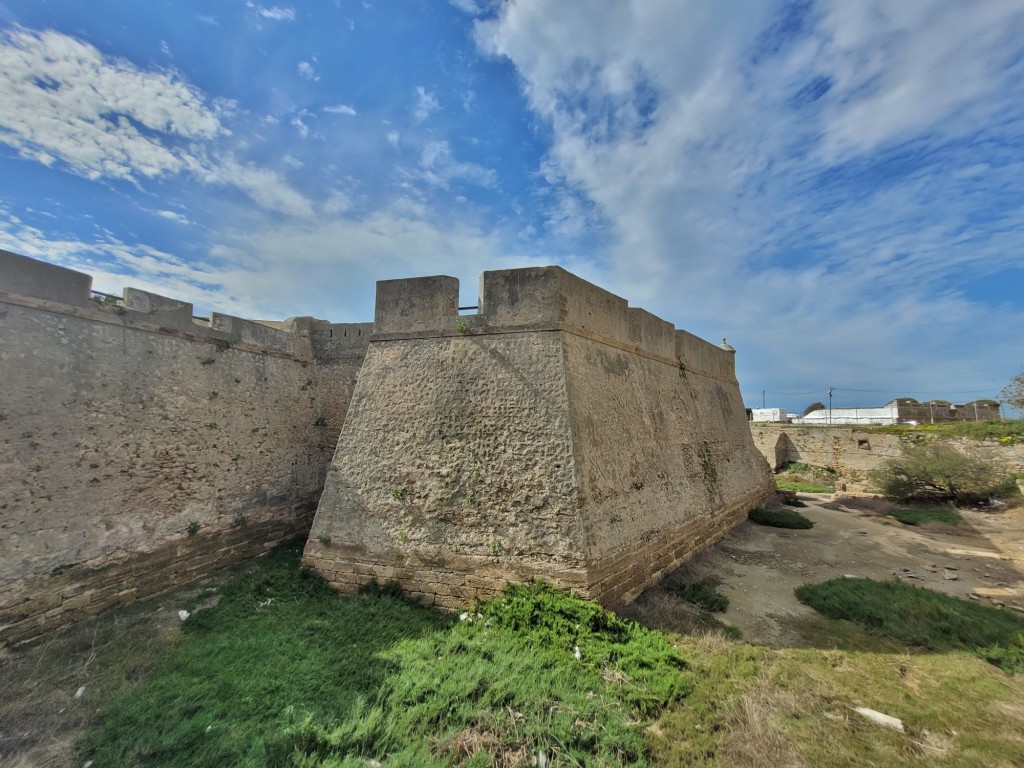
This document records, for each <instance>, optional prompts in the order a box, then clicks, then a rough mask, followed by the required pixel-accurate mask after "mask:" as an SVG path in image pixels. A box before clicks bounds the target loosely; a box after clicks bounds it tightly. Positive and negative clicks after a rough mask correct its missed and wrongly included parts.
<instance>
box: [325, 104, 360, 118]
mask: <svg viewBox="0 0 1024 768" xmlns="http://www.w3.org/2000/svg"><path fill="white" fill-rule="evenodd" d="M324 112H330V113H331V114H333V115H352V116H354V115H356V114H358V113H357V112H356V110H355V108H354V107H350V106H349V105H348V104H333V105H331V106H329V107H324Z"/></svg>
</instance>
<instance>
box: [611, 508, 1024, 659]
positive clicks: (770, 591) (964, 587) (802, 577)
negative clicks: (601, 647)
mask: <svg viewBox="0 0 1024 768" xmlns="http://www.w3.org/2000/svg"><path fill="white" fill-rule="evenodd" d="M799 498H800V500H802V501H803V502H804V503H806V504H807V506H806V507H805V508H802V509H799V510H797V511H799V512H801V513H802V514H804V515H805V516H806V517H807V518H809V519H810V520H811V521H812V522H813V523H814V527H813V528H811V529H808V530H790V529H784V528H769V527H765V526H761V525H755V524H753V523H750V522H744V523H742V524H741V525H739V526H738V527H737V528H736V529H734V530H733V531H732V532H731V533H730V534H729V535H728V536H727V537H726V538H724V539H723V540H722V541H720V542H719V543H718V544H716V545H715V546H714V547H712V548H711V549H709V550H707V551H706V552H704V553H702V554H701V555H698V556H697V557H696V558H694V559H693V560H691V561H690V562H689V563H688V564H687V565H686V566H685V567H684V568H683V569H682V570H681V571H680V572H679V573H677V574H674V575H673V576H671V577H669V579H667V580H666V582H665V584H666V585H667V584H671V582H672V581H673V580H674V579H676V580H678V579H699V578H705V577H708V578H711V579H713V580H715V581H717V582H719V586H718V590H719V591H720V592H722V594H724V595H726V596H727V597H728V598H729V608H728V610H727V611H726V612H725V613H724V614H719V615H720V616H721V619H722V621H723V622H724V623H726V624H729V625H732V626H734V627H736V628H738V629H739V630H741V631H742V633H743V639H744V640H746V641H747V642H750V643H753V644H756V645H768V646H773V647H784V646H797V645H801V644H802V638H801V636H800V626H801V622H800V619H803V618H808V617H811V616H814V615H815V612H814V611H813V610H812V609H810V608H808V607H807V606H805V605H803V604H801V603H799V602H798V601H797V599H796V597H795V596H794V594H793V589H794V588H795V587H798V586H799V585H801V584H806V583H808V582H819V581H825V580H827V579H834V578H838V577H842V576H847V575H849V576H860V577H866V578H871V579H882V580H885V579H891V578H894V577H895V578H900V579H904V580H906V581H908V582H910V583H912V584H917V585H919V586H924V587H928V588H930V589H934V590H937V591H940V592H945V593H947V594H950V595H954V596H956V597H961V598H966V599H971V600H979V601H981V602H983V603H986V604H990V605H1003V606H1005V607H1006V608H1008V609H1010V610H1017V611H1020V612H1021V613H1024V510H1022V509H1020V508H1013V509H1004V510H1003V511H995V512H992V511H986V512H983V511H977V510H961V515H962V518H963V519H962V521H961V522H960V524H959V525H956V526H949V525H945V524H942V523H928V524H926V525H923V526H919V527H917V526H909V525H904V524H903V523H900V522H898V521H897V520H896V519H895V518H892V517H888V516H885V515H884V512H885V510H888V509H891V508H892V506H893V505H892V504H891V503H888V502H885V501H882V500H879V499H868V498H857V497H846V498H842V497H838V498H835V499H833V497H832V496H831V495H829V494H800V495H799ZM659 589H663V587H661V588H655V589H653V590H650V591H649V592H648V593H646V594H645V595H643V596H641V598H640V600H638V606H637V612H636V613H635V614H634V615H635V616H636V617H637V618H641V617H642V616H643V614H644V603H645V602H649V603H651V604H652V605H660V604H659V601H658V592H659ZM631 613H633V612H632V611H631Z"/></svg>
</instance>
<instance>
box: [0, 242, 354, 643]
mask: <svg viewBox="0 0 1024 768" xmlns="http://www.w3.org/2000/svg"><path fill="white" fill-rule="evenodd" d="M8 262H14V263H16V265H17V268H18V270H17V272H16V273H11V272H9V271H8V270H7V266H8V265H9V264H8ZM33 270H35V272H33ZM65 272H69V271H68V270H61V268H60V267H55V266H52V265H49V264H42V263H40V262H36V261H34V260H32V259H25V258H24V257H16V258H14V257H11V258H8V257H5V258H4V260H0V339H2V340H3V341H2V343H0V381H2V382H3V384H2V386H0V596H2V597H0V640H12V639H26V638H27V637H29V636H32V633H38V632H39V631H43V630H46V629H49V628H53V627H56V626H60V625H61V624H66V623H67V622H68V621H70V620H72V619H73V618H75V617H77V616H80V615H87V614H88V613H95V612H97V611H99V610H102V609H103V608H104V607H106V606H108V605H110V604H113V602H118V601H124V600H126V599H130V598H132V597H133V596H134V595H143V594H149V593H152V592H154V591H159V590H161V589H165V588H167V587H169V586H172V585H173V584H176V583H180V582H181V581H183V580H188V579H190V578H195V577H197V576H200V575H202V573H203V572H208V571H209V570H211V569H213V568H216V567H220V566H223V565H227V564H229V563H231V562H235V561H237V560H239V559H242V558H244V557H251V556H253V555H255V554H259V553H261V552H264V551H266V549H267V548H268V546H272V545H273V543H276V542H278V541H280V540H282V539H284V538H287V537H290V536H293V535H296V534H302V533H305V532H306V531H307V530H308V526H309V524H310V520H311V516H312V510H313V509H314V508H315V505H316V501H317V499H318V498H319V494H320V491H321V489H322V487H323V479H324V476H325V475H326V471H327V467H328V464H329V462H330V458H331V455H332V453H333V451H334V448H335V444H336V442H337V436H338V434H339V432H340V430H341V424H342V421H343V420H344V415H345V409H346V407H347V404H348V400H349V398H350V396H351V391H352V388H353V386H354V382H355V376H356V373H357V371H358V368H359V365H360V363H361V362H362V357H363V354H364V353H365V349H366V346H367V344H368V341H369V332H370V330H371V325H370V324H368V323H367V324H358V325H332V324H330V323H326V322H323V321H315V320H312V319H311V318H299V319H295V320H293V321H285V322H284V323H282V329H281V330H278V329H274V328H268V327H266V326H263V325H258V324H256V323H249V322H247V321H240V320H238V319H236V318H229V317H227V316H217V318H215V322H214V323H213V325H214V326H216V327H214V328H210V327H207V326H203V325H199V324H195V323H193V322H192V317H191V311H192V310H191V305H189V304H188V303H187V302H181V301H176V300H174V299H167V298H165V297H161V296H157V295H155V294H149V293H146V292H144V291H137V290H134V289H128V290H126V291H125V296H126V301H125V305H124V306H105V305H100V304H97V303H96V302H93V301H90V300H89V298H88V287H89V279H88V276H86V275H79V274H78V273H73V272H71V273H70V276H66V275H64V273H65ZM12 274H14V277H12ZM51 278H53V279H52V280H51ZM25 286H28V288H26V287H25ZM48 286H52V291H51V292H49V293H48V290H49V288H48ZM9 288H19V290H20V289H24V290H28V289H29V288H30V289H31V292H30V293H28V294H25V293H16V292H13V291H10V290H8V289H9ZM72 288H74V290H80V292H81V293H82V295H81V296H78V295H77V294H72V293H71V291H72ZM79 299H81V300H79ZM66 301H70V302H71V303H66ZM190 530H191V531H194V533H190ZM111 590H113V591H111ZM131 590H134V592H133V591H131ZM15 624H17V628H15V627H14V625H15Z"/></svg>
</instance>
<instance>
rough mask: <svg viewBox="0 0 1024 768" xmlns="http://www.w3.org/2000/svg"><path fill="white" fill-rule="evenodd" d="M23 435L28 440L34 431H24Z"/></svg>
mask: <svg viewBox="0 0 1024 768" xmlns="http://www.w3.org/2000/svg"><path fill="white" fill-rule="evenodd" d="M21 436H22V437H23V438H25V439H26V440H28V439H29V438H30V437H32V433H31V432H22V433H21Z"/></svg>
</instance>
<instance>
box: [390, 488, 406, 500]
mask: <svg viewBox="0 0 1024 768" xmlns="http://www.w3.org/2000/svg"><path fill="white" fill-rule="evenodd" d="M391 498H392V499H394V500H395V501H403V500H404V499H405V488H392V489H391Z"/></svg>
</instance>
